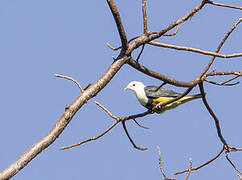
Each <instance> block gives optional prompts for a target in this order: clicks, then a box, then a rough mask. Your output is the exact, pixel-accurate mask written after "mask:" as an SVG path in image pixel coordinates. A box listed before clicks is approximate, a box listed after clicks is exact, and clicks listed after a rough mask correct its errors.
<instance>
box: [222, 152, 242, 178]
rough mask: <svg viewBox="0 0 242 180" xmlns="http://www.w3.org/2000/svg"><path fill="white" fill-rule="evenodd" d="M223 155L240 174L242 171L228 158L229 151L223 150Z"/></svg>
mask: <svg viewBox="0 0 242 180" xmlns="http://www.w3.org/2000/svg"><path fill="white" fill-rule="evenodd" d="M225 157H226V159H227V160H228V161H229V163H230V164H231V165H232V166H233V168H234V169H235V170H236V171H237V172H238V173H239V174H242V172H241V171H240V170H239V169H238V168H237V167H236V166H235V165H234V163H233V162H232V161H231V160H230V159H229V152H228V151H225Z"/></svg>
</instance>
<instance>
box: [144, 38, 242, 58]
mask: <svg viewBox="0 0 242 180" xmlns="http://www.w3.org/2000/svg"><path fill="white" fill-rule="evenodd" d="M148 44H151V45H154V46H158V47H164V48H171V49H176V50H182V51H190V52H195V53H200V54H204V55H210V56H216V57H220V58H233V57H240V56H242V53H234V54H219V53H216V52H212V51H205V50H202V49H197V48H192V47H186V46H177V45H173V44H166V43H161V42H156V41H150V42H149V43H148Z"/></svg>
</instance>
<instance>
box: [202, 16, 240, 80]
mask: <svg viewBox="0 0 242 180" xmlns="http://www.w3.org/2000/svg"><path fill="white" fill-rule="evenodd" d="M241 21H242V18H239V19H238V20H237V21H236V22H235V23H234V25H233V26H232V27H231V28H230V30H229V31H228V32H227V34H226V35H225V37H224V38H223V39H222V41H221V42H220V43H219V45H218V47H217V49H216V51H215V52H216V53H218V52H219V51H220V49H221V48H222V46H223V45H224V43H225V41H226V40H227V39H228V37H229V36H230V34H231V33H232V32H233V31H234V29H235V28H236V27H237V25H238V24H239V23H240V22H241ZM215 58H216V56H213V57H212V58H211V60H210V61H209V63H208V65H207V66H206V68H205V69H204V70H203V72H202V73H201V74H200V75H199V77H200V78H201V77H203V76H204V75H205V74H206V73H207V71H208V70H209V68H210V67H211V66H212V64H213V62H214V60H215Z"/></svg>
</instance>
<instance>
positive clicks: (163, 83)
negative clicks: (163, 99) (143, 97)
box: [155, 82, 167, 92]
mask: <svg viewBox="0 0 242 180" xmlns="http://www.w3.org/2000/svg"><path fill="white" fill-rule="evenodd" d="M165 84H167V82H163V83H162V84H161V85H160V86H159V87H158V88H157V89H156V90H155V92H157V91H158V90H159V89H160V88H162V87H163V86H164V85H165Z"/></svg>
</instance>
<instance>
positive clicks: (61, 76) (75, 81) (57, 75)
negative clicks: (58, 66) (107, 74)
mask: <svg viewBox="0 0 242 180" xmlns="http://www.w3.org/2000/svg"><path fill="white" fill-rule="evenodd" d="M55 76H56V77H60V78H64V79H68V80H71V81H73V82H74V83H76V85H77V86H78V87H79V89H80V91H81V93H83V92H84V89H83V88H82V87H81V85H80V83H79V82H77V80H75V79H73V78H71V77H69V76H64V75H61V74H55Z"/></svg>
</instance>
